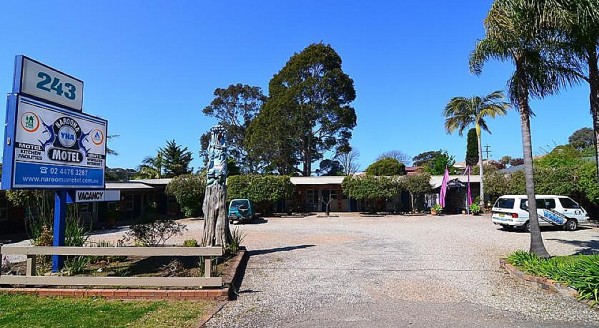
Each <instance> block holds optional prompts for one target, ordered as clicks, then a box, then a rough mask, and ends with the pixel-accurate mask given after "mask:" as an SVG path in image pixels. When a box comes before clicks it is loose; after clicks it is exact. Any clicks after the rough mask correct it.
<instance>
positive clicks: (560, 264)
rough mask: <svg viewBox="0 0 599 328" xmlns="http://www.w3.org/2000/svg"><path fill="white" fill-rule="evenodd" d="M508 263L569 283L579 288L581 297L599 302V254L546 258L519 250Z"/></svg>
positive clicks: (593, 303)
mask: <svg viewBox="0 0 599 328" xmlns="http://www.w3.org/2000/svg"><path fill="white" fill-rule="evenodd" d="M507 260H508V262H509V263H510V264H512V265H514V266H516V267H517V268H518V269H520V270H521V271H523V272H526V273H528V274H531V275H535V276H540V277H545V278H549V279H552V280H554V281H557V282H560V283H565V284H567V285H568V286H570V287H572V288H574V289H576V291H577V292H578V295H579V299H582V300H588V301H590V302H591V305H592V306H594V305H597V304H599V254H595V255H570V256H555V257H552V258H548V259H544V258H540V257H538V256H536V255H535V254H531V253H528V252H525V251H516V252H514V253H512V254H511V255H510V256H509V257H508V258H507Z"/></svg>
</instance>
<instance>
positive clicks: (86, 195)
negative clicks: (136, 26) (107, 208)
mask: <svg viewBox="0 0 599 328" xmlns="http://www.w3.org/2000/svg"><path fill="white" fill-rule="evenodd" d="M119 200H121V191H120V190H77V191H75V202H77V203H85V202H117V201H119Z"/></svg>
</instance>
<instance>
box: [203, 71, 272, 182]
mask: <svg viewBox="0 0 599 328" xmlns="http://www.w3.org/2000/svg"><path fill="white" fill-rule="evenodd" d="M265 101H266V96H264V94H263V93H262V89H260V88H259V87H254V86H249V85H245V84H240V83H238V84H231V85H229V86H228V87H227V88H225V89H222V88H217V89H216V90H214V99H213V100H212V101H211V102H210V105H208V106H206V107H205V108H204V109H203V110H202V112H203V113H204V114H205V115H207V116H212V117H214V118H216V119H217V120H218V124H219V125H221V126H222V127H223V128H224V129H225V132H226V134H225V138H227V140H226V143H227V147H228V155H229V156H231V158H233V159H234V160H235V162H236V163H237V164H238V165H239V167H240V169H241V171H242V172H244V173H256V172H257V171H258V163H256V161H255V160H254V159H253V158H252V157H251V156H250V155H249V154H248V151H247V149H246V147H245V145H244V140H245V137H246V133H247V129H248V127H249V125H250V123H251V122H252V120H253V119H254V117H255V116H256V115H257V114H258V112H259V111H260V110H261V109H262V105H263V104H264V102H265ZM209 140H210V132H206V133H205V134H203V135H202V136H201V138H200V146H201V155H202V156H203V157H204V162H207V159H208V155H207V151H208V143H209Z"/></svg>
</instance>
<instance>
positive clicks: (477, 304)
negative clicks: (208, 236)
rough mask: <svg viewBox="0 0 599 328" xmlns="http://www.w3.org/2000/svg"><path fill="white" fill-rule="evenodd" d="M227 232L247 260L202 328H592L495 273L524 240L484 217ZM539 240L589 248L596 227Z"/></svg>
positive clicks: (558, 248)
mask: <svg viewBox="0 0 599 328" xmlns="http://www.w3.org/2000/svg"><path fill="white" fill-rule="evenodd" d="M201 223H202V221H197V223H194V224H200V225H201ZM233 228H234V229H240V230H241V231H243V233H244V234H245V240H244V243H243V244H244V245H246V246H247V248H248V250H249V251H250V259H249V262H248V265H247V268H246V271H245V277H244V280H243V282H242V285H241V288H240V290H239V297H238V299H237V300H236V301H232V302H229V303H228V304H227V305H226V306H225V307H224V308H223V309H222V310H221V311H220V312H219V313H218V314H217V315H216V316H215V317H214V318H213V319H212V320H210V321H209V322H208V324H207V326H208V327H597V326H599V310H596V309H590V308H589V307H588V306H587V305H585V304H582V303H579V302H577V301H576V300H573V299H570V298H568V297H565V296H562V295H557V294H550V293H548V292H546V291H542V290H538V289H535V288H531V287H530V286H527V285H524V284H523V283H521V282H519V281H518V280H516V279H514V278H512V277H511V276H509V275H507V274H506V273H505V272H504V271H503V270H501V269H500V268H499V261H498V259H499V258H501V257H505V256H506V255H508V254H509V253H511V252H513V251H515V250H517V249H524V250H528V247H529V242H530V237H529V234H527V233H518V232H507V231H503V230H500V229H498V228H497V227H496V226H494V225H493V224H492V223H491V222H490V218H489V217H485V216H476V217H475V216H467V215H447V216H420V217H414V216H386V217H356V216H353V217H344V216H338V217H328V218H319V217H315V216H313V217H306V218H266V219H265V222H262V223H259V224H247V225H235V226H233ZM196 229H197V228H193V227H192V226H191V225H190V232H193V231H195V230H196ZM543 238H544V240H545V244H546V247H547V249H548V251H549V253H550V254H552V255H566V254H573V253H579V252H585V253H588V252H599V229H597V228H587V229H581V230H578V231H575V232H567V231H561V230H546V229H544V230H543Z"/></svg>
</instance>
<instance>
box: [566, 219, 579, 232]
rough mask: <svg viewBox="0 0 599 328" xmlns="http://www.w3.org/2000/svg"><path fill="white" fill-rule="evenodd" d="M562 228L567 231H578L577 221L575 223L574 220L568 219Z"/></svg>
mask: <svg viewBox="0 0 599 328" xmlns="http://www.w3.org/2000/svg"><path fill="white" fill-rule="evenodd" d="M564 227H565V229H566V230H568V231H574V230H576V229H578V221H576V220H574V219H568V221H566V224H565V225H564Z"/></svg>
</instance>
